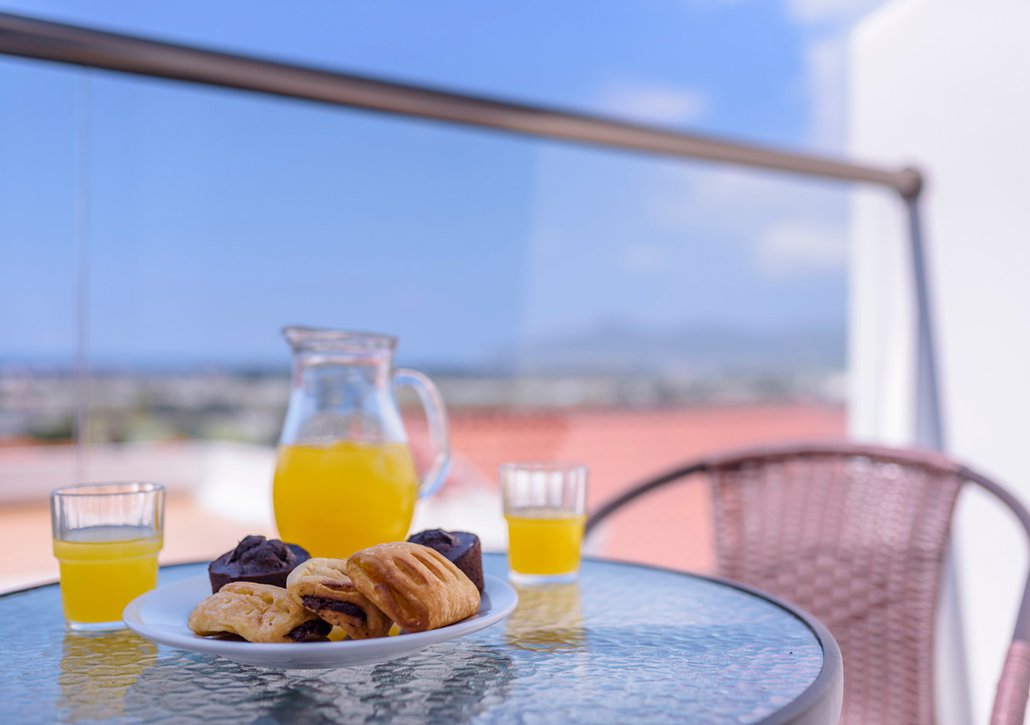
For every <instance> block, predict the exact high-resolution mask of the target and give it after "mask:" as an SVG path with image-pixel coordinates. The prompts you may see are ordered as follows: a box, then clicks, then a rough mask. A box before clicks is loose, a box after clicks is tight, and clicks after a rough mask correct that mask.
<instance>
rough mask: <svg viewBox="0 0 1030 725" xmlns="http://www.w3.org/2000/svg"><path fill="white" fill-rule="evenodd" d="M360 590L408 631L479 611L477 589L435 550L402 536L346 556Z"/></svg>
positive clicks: (441, 624)
mask: <svg viewBox="0 0 1030 725" xmlns="http://www.w3.org/2000/svg"><path fill="white" fill-rule="evenodd" d="M347 574H348V575H349V576H350V578H351V579H352V580H353V582H354V586H355V587H357V589H358V591H359V592H361V593H362V594H364V595H365V596H366V597H368V599H369V600H370V601H371V602H372V603H373V604H375V605H376V606H377V607H379V608H380V609H381V610H383V611H384V612H385V613H386V615H387V616H388V617H390V619H392V620H393V621H395V622H396V623H397V624H399V625H400V626H401V627H402V628H403V629H406V630H408V631H409V632H423V631H425V630H427V629H436V628H438V627H445V626H447V625H448V624H453V623H455V622H458V621H461V620H462V619H465V618H466V617H471V616H472V615H473V614H475V613H476V612H478V611H479V590H477V589H476V585H475V584H473V583H472V581H471V580H470V579H469V578H468V577H467V576H465V575H464V574H463V573H462V572H461V570H460V569H458V568H457V567H456V566H454V564H452V563H451V562H449V561H448V560H447V558H446V557H445V556H443V555H442V554H441V553H440V552H438V551H436V550H435V549H430V548H429V547H428V546H422V545H420V544H411V543H408V542H406V541H398V542H393V543H389V544H379V545H378V546H372V547H369V548H368V549H363V550H361V551H359V552H357V553H356V554H354V555H353V556H351V558H350V559H349V560H348V561H347Z"/></svg>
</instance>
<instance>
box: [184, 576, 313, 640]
mask: <svg viewBox="0 0 1030 725" xmlns="http://www.w3.org/2000/svg"><path fill="white" fill-rule="evenodd" d="M189 627H190V629H191V630H193V632H194V633H195V634H199V635H201V636H203V637H207V636H211V635H216V634H235V635H237V636H239V637H243V639H245V640H247V641H248V642H323V641H325V639H326V635H328V634H329V631H330V630H331V629H332V625H330V624H329V623H328V622H324V621H322V620H321V619H320V618H319V617H318V615H316V614H314V613H312V612H309V611H308V610H306V609H304V607H302V606H300V605H299V604H297V603H296V602H294V601H293V599H291V598H290V595H289V594H288V593H287V592H286V590H285V589H283V588H282V587H276V586H272V585H271V584H255V583H254V582H232V583H230V584H226V585H225V586H223V587H222V588H221V589H219V590H218V591H217V592H216V593H215V594H212V595H211V596H209V597H208V598H207V599H205V600H204V601H202V602H201V603H200V604H198V605H197V606H196V607H195V608H194V609H193V612H192V613H191V614H190V619H189Z"/></svg>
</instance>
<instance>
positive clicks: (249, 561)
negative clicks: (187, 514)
mask: <svg viewBox="0 0 1030 725" xmlns="http://www.w3.org/2000/svg"><path fill="white" fill-rule="evenodd" d="M310 558H311V555H310V554H308V552H306V551H304V549H302V548H301V547H299V546H297V545H296V544H284V543H283V542H281V541H279V539H266V538H265V537H264V536H247V537H244V539H243V540H242V541H240V543H239V544H237V545H236V548H235V549H233V550H232V551H227V552H225V553H224V554H222V555H221V556H220V557H218V558H217V559H215V560H214V561H212V562H211V563H210V564H209V565H208V567H207V574H208V577H209V578H210V579H211V592H212V593H214V592H217V591H218V590H219V589H221V588H222V587H224V586H225V585H226V584H228V583H229V582H236V581H243V582H256V583H258V584H272V585H273V586H277V587H285V586H286V577H287V576H288V575H289V573H290V572H291V571H293V569H294V568H295V567H296V566H297V565H298V564H300V563H301V562H303V561H307V560H308V559H310Z"/></svg>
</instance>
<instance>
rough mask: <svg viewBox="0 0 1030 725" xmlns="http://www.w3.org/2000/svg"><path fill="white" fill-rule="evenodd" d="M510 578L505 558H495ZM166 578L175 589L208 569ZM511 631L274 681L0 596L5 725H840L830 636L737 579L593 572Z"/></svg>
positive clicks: (533, 608)
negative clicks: (138, 724) (217, 724)
mask: <svg viewBox="0 0 1030 725" xmlns="http://www.w3.org/2000/svg"><path fill="white" fill-rule="evenodd" d="M484 565H485V569H486V571H487V572H488V573H492V574H495V575H499V576H504V575H505V572H506V567H507V563H506V560H505V559H504V557H503V556H500V555H495V554H488V555H486V556H485V557H484ZM205 566H206V565H204V564H186V565H179V566H171V567H165V568H163V569H162V570H161V582H162V583H167V582H170V581H175V580H177V579H181V578H183V577H187V576H195V575H197V574H198V573H199V574H202V573H204V572H205ZM518 593H519V598H520V599H519V606H518V608H517V609H516V610H515V612H514V613H513V614H512V615H511V617H510V618H509V619H508V620H507V621H505V622H502V623H500V624H498V625H495V626H493V627H491V628H489V629H487V630H484V631H482V632H479V633H477V634H473V635H470V636H468V637H465V638H462V639H458V640H453V641H450V642H446V643H443V644H438V645H433V646H430V647H428V648H427V649H424V650H421V651H420V652H418V653H417V654H415V655H412V656H409V657H406V658H404V659H399V660H395V661H392V662H387V663H384V664H378V665H365V666H360V667H353V668H347V669H335V670H292V671H279V670H268V669H259V668H255V667H249V666H246V665H238V664H234V663H232V662H229V661H227V660H223V659H220V658H218V657H215V656H210V655H200V654H191V653H189V652H184V651H181V650H176V649H173V648H170V647H165V646H158V645H155V644H153V643H151V642H149V641H147V640H145V639H142V638H140V637H138V636H136V635H135V634H132V633H131V632H128V631H123V632H116V633H111V634H106V635H93V636H82V635H75V634H72V633H69V632H66V631H65V629H64V625H63V621H62V619H61V608H60V591H59V589H58V587H57V586H56V585H47V586H42V587H36V588H34V589H28V590H24V591H20V592H13V593H10V594H7V595H4V596H2V597H0V641H2V642H3V644H4V646H3V649H2V650H0V665H2V666H0V720H3V721H4V722H53V721H62V722H86V721H89V722H94V721H110V720H131V721H146V722H183V721H188V720H197V721H201V720H203V721H242V722H260V723H275V722H300V723H305V724H314V723H321V722H379V721H383V722H394V721H396V722H412V723H421V722H505V723H507V722H525V723H535V722H541V723H548V722H555V723H574V722H590V723H598V722H665V721H669V722H692V723H836V722H837V719H838V717H839V715H840V704H841V692H842V686H843V679H842V678H843V674H842V666H841V658H840V651H839V649H838V648H837V644H836V642H834V640H833V638H832V637H831V636H830V635H829V633H828V632H827V631H826V629H825V628H824V627H823V626H822V625H821V624H820V623H819V622H818V621H815V620H813V619H811V618H810V617H806V616H805V615H803V614H801V613H799V612H796V611H794V610H793V609H792V608H790V607H789V605H786V604H784V603H782V602H779V601H776V600H774V599H772V598H769V597H767V596H764V595H761V594H759V593H757V592H753V591H751V590H748V589H746V588H743V587H739V586H737V585H735V584H731V583H728V582H720V581H718V580H714V579H708V578H705V577H699V576H694V575H688V574H682V573H678V572H672V571H667V570H662V569H653V568H648V567H643V566H637V565H631V564H620V563H614V562H606V561H599V560H586V561H584V563H583V568H582V570H581V572H580V577H579V581H578V582H576V583H572V584H560V585H551V586H546V587H539V588H519V589H518Z"/></svg>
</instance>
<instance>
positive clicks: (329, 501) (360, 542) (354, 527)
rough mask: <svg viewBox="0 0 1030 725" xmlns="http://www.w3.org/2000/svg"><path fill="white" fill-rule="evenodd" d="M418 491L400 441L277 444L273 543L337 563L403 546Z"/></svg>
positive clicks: (412, 466)
mask: <svg viewBox="0 0 1030 725" xmlns="http://www.w3.org/2000/svg"><path fill="white" fill-rule="evenodd" d="M418 487H419V484H418V476H417V474H416V473H415V465H414V463H413V462H412V460H411V454H410V453H409V452H408V447H407V446H406V445H405V444H404V443H380V444H376V445H372V444H366V443H356V442H353V441H339V442H337V443H333V444H332V445H328V446H304V445H291V446H281V447H280V448H279V460H278V463H277V465H276V469H275V483H274V485H273V488H272V503H273V505H274V508H275V523H276V526H277V527H278V528H279V537H280V538H281V539H282V540H283V541H287V542H289V543H291V544H300V545H301V546H303V547H304V548H305V549H307V550H308V551H309V552H310V553H311V555H312V556H328V557H334V558H341V559H342V558H346V557H348V556H350V555H351V554H353V553H354V552H355V551H358V550H359V549H364V548H365V547H366V546H372V545H373V544H382V543H383V542H386V541H400V540H403V539H404V537H405V536H407V534H408V527H409V526H411V517H412V516H413V515H414V513H415V501H416V499H418Z"/></svg>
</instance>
